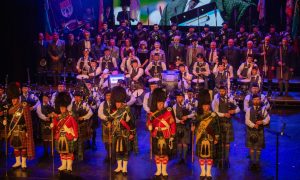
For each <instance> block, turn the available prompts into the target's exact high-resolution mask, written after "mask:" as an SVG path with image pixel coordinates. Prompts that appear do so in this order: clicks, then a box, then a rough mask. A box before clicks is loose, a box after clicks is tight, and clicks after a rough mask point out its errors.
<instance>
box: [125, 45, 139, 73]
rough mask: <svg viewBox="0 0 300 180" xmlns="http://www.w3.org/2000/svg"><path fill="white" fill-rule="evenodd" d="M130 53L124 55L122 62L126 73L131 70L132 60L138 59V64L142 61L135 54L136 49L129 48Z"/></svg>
mask: <svg viewBox="0 0 300 180" xmlns="http://www.w3.org/2000/svg"><path fill="white" fill-rule="evenodd" d="M128 53H129V55H128V56H127V57H124V58H123V59H122V63H121V70H122V71H123V72H124V73H125V74H126V73H128V72H129V71H131V68H132V67H131V62H132V61H133V60H136V61H137V62H138V65H139V66H141V62H140V60H139V58H138V57H136V56H135V54H134V51H132V50H129V52H128Z"/></svg>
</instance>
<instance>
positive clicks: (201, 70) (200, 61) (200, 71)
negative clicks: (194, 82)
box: [193, 53, 210, 89]
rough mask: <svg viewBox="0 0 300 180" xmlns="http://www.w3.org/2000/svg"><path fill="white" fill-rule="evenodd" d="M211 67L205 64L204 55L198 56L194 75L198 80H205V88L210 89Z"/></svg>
mask: <svg viewBox="0 0 300 180" xmlns="http://www.w3.org/2000/svg"><path fill="white" fill-rule="evenodd" d="M209 74H210V70H209V65H208V63H206V62H205V59H204V55H203V54H201V53H199V54H197V62H196V63H195V64H194V66H193V75H194V78H196V79H202V80H204V88H205V89H207V88H208V76H209Z"/></svg>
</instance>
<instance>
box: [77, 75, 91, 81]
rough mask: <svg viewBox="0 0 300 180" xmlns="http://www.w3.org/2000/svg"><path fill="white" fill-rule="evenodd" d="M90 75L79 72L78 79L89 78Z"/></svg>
mask: <svg viewBox="0 0 300 180" xmlns="http://www.w3.org/2000/svg"><path fill="white" fill-rule="evenodd" d="M88 78H89V76H88V75H85V74H79V75H77V76H76V79H78V80H84V79H88Z"/></svg>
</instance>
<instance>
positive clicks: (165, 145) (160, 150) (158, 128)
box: [147, 88, 176, 177]
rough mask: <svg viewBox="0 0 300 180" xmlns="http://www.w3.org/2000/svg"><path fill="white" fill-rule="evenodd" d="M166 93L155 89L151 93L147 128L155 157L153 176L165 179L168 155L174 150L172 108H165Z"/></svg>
mask: <svg viewBox="0 0 300 180" xmlns="http://www.w3.org/2000/svg"><path fill="white" fill-rule="evenodd" d="M166 98H167V96H166V92H165V91H163V89H162V88H157V89H155V90H154V91H153V93H152V100H151V107H150V111H151V113H150V114H149V118H148V120H147V127H148V129H149V131H150V133H151V137H152V139H153V140H152V144H150V146H152V152H150V153H153V154H154V155H155V163H156V167H157V170H156V173H155V176H160V175H162V176H164V177H167V176H168V173H167V164H168V160H169V155H170V154H171V151H172V150H173V148H174V146H175V145H174V144H173V141H174V137H175V134H176V123H175V120H174V118H173V115H172V108H165V101H166Z"/></svg>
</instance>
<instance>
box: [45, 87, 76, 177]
mask: <svg viewBox="0 0 300 180" xmlns="http://www.w3.org/2000/svg"><path fill="white" fill-rule="evenodd" d="M70 103H71V96H70V94H69V93H67V92H59V93H58V94H57V97H56V99H55V104H56V106H58V107H59V111H60V113H59V114H58V115H56V116H54V118H53V123H51V127H52V128H54V129H53V131H54V138H55V146H56V150H57V152H58V153H59V155H60V159H61V164H62V165H61V166H60V167H59V168H58V170H59V171H60V172H62V171H66V170H67V171H68V172H69V173H71V172H72V164H73V160H74V154H73V153H74V148H75V142H76V141H77V139H78V124H77V122H76V120H75V119H74V117H73V116H72V115H71V114H72V113H71V112H69V111H68V109H67V107H68V106H69V105H70Z"/></svg>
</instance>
